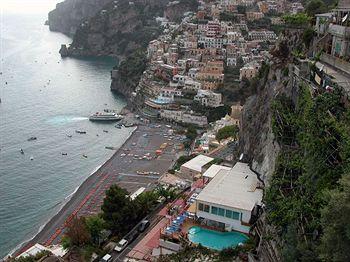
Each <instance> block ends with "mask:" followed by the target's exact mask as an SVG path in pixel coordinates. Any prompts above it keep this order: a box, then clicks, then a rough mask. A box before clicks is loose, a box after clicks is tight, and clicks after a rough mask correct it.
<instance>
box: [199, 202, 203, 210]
mask: <svg viewBox="0 0 350 262" xmlns="http://www.w3.org/2000/svg"><path fill="white" fill-rule="evenodd" d="M198 209H199V210H200V211H203V204H202V203H199V204H198Z"/></svg>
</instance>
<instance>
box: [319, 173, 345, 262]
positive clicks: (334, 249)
mask: <svg viewBox="0 0 350 262" xmlns="http://www.w3.org/2000/svg"><path fill="white" fill-rule="evenodd" d="M340 186H341V188H339V189H335V190H333V191H331V192H330V194H329V197H330V200H329V202H328V204H327V205H326V206H325V207H324V208H323V210H322V212H321V222H322V225H323V228H324V233H323V236H322V238H321V246H320V248H319V251H320V257H321V259H322V260H324V261H350V252H349V247H350V223H349V221H350V174H349V175H345V176H343V178H342V179H341V181H340Z"/></svg>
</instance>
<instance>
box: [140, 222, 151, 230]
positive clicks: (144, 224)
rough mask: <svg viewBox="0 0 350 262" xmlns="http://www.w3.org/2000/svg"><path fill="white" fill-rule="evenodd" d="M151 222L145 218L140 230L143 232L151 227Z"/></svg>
mask: <svg viewBox="0 0 350 262" xmlns="http://www.w3.org/2000/svg"><path fill="white" fill-rule="evenodd" d="M149 225H150V223H149V221H148V220H143V221H142V222H141V224H140V225H139V231H140V232H143V231H145V230H146V228H147V227H149Z"/></svg>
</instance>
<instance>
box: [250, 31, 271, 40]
mask: <svg viewBox="0 0 350 262" xmlns="http://www.w3.org/2000/svg"><path fill="white" fill-rule="evenodd" d="M248 38H249V39H250V40H257V41H268V40H270V41H275V40H277V35H276V34H275V32H273V31H268V30H260V31H250V32H248Z"/></svg>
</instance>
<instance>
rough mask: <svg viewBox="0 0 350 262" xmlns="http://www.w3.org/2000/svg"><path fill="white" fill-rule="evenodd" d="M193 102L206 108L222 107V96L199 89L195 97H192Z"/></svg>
mask: <svg viewBox="0 0 350 262" xmlns="http://www.w3.org/2000/svg"><path fill="white" fill-rule="evenodd" d="M194 101H198V102H199V103H200V104H201V105H203V106H206V107H219V106H222V103H221V101H222V95H221V94H220V93H214V92H213V91H210V90H202V89H199V90H198V92H197V95H196V96H195V97H194Z"/></svg>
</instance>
